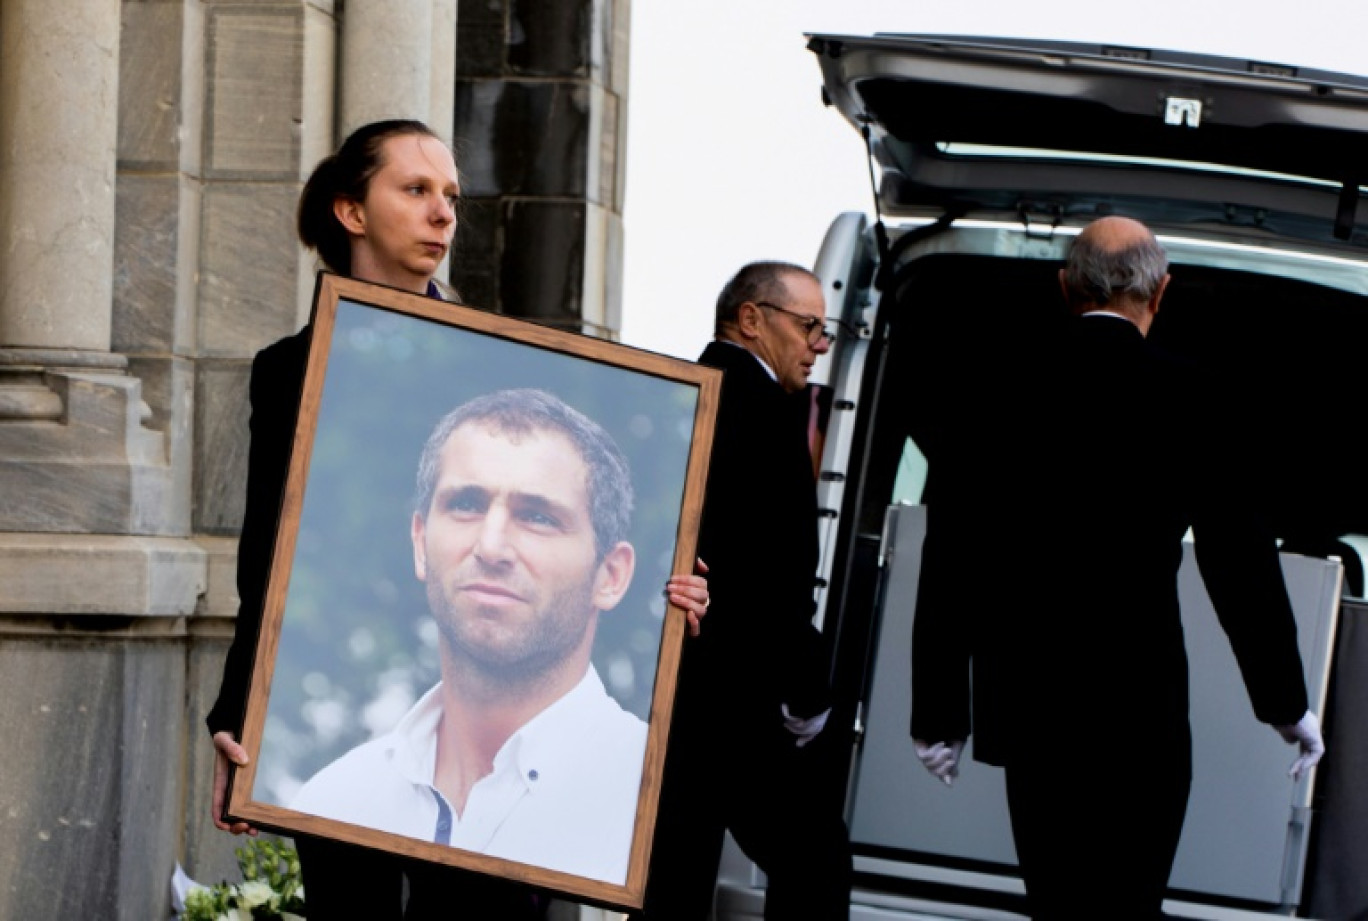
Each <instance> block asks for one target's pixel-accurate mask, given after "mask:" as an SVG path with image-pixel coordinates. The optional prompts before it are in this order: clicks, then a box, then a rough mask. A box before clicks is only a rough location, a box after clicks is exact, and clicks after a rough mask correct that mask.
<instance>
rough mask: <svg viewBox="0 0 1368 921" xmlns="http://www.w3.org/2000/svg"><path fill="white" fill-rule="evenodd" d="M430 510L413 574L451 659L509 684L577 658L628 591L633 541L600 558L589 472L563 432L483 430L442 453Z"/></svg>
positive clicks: (475, 427)
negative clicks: (456, 658) (606, 613)
mask: <svg viewBox="0 0 1368 921" xmlns="http://www.w3.org/2000/svg"><path fill="white" fill-rule="evenodd" d="M439 461H440V462H439V467H438V472H437V480H436V484H435V488H434V491H433V494H432V501H431V503H430V504H429V506H428V508H427V509H426V513H425V515H424V514H415V515H414V516H413V523H412V538H413V555H414V568H415V571H416V574H417V576H418V578H419V580H420V581H422V582H424V583H426V586H427V597H428V603H429V605H430V606H431V609H432V614H433V616H434V618H435V619H436V621H437V626H438V629H439V631H440V633H441V636H442V642H443V645H444V646H445V647H447V649H448V650H449V651H450V652H453V653H455V654H458V655H460V656H461V657H462V658H464V659H466V660H467V661H468V662H470V663H472V664H475V665H477V666H479V667H481V668H484V669H486V670H488V671H490V672H492V673H494V674H498V675H501V676H504V677H508V678H521V677H529V676H534V675H539V674H542V673H543V672H545V671H546V670H547V669H548V668H550V667H552V666H554V665H555V664H556V663H558V662H561V661H562V660H564V659H566V658H567V657H569V656H572V655H574V654H575V653H577V652H583V654H584V657H585V661H586V662H587V657H588V650H589V648H590V647H591V646H592V645H593V637H594V628H595V625H596V623H597V616H598V612H599V611H605V610H608V609H610V608H612V607H614V606H615V605H616V604H617V603H618V602H619V601H621V600H622V596H623V595H624V594H625V593H626V591H627V588H628V585H629V584H630V583H631V578H632V570H633V566H634V562H635V557H634V551H633V549H632V546H631V544H628V543H626V542H622V543H619V544H617V545H616V546H614V547H610V548H606V552H605V553H604V554H603V555H602V557H601V558H600V554H599V552H598V548H596V547H595V542H594V526H593V520H592V518H591V515H590V512H589V472H588V467H587V466H586V464H585V461H584V459H583V458H582V457H581V455H580V453H579V451H578V449H577V448H576V447H575V445H574V443H573V442H572V441H571V440H570V439H569V438H568V437H567V436H566V435H564V434H562V433H561V432H560V431H558V430H556V429H553V428H548V429H533V430H531V431H525V432H505V431H502V430H501V429H499V428H498V427H496V426H494V425H492V424H490V423H488V422H484V421H478V420H475V421H471V422H468V423H466V424H464V425H461V426H460V427H459V428H457V429H455V430H454V431H453V432H452V434H451V436H450V437H449V438H448V439H447V441H446V444H445V445H444V446H443V448H442V450H441V454H440V458H439Z"/></svg>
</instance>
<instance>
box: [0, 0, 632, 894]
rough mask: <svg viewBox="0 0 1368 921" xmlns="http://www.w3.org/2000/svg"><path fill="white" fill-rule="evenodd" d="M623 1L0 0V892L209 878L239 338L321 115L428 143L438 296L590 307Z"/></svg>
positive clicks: (285, 228) (324, 142)
mask: <svg viewBox="0 0 1368 921" xmlns="http://www.w3.org/2000/svg"><path fill="white" fill-rule="evenodd" d="M627 12H628V0H345V3H344V0H61V2H54V0H0V731H2V732H3V736H0V737H3V738H4V740H5V741H6V743H7V744H6V746H5V749H6V755H5V756H4V758H3V761H0V764H3V767H0V917H3V918H35V919H37V918H101V919H105V918H109V919H115V918H117V919H125V918H126V919H137V921H145V919H150V918H159V917H166V916H167V915H168V914H169V908H168V905H169V902H168V894H167V893H168V883H169V880H170V877H171V872H172V868H173V867H174V865H175V864H176V863H177V862H178V861H179V862H180V863H181V864H183V865H184V866H185V867H186V868H187V869H188V870H189V871H190V872H191V875H193V876H195V877H197V878H200V879H203V880H206V881H215V880H217V879H220V878H222V877H224V876H231V875H233V874H234V869H233V861H232V855H231V850H232V848H233V846H234V845H235V844H236V843H237V842H236V841H235V840H234V839H232V838H231V837H230V836H228V835H225V834H222V833H219V832H217V831H215V830H214V829H213V827H212V825H211V823H210V821H209V815H208V803H209V793H208V785H209V777H210V771H211V766H212V762H211V757H212V750H211V748H210V745H209V742H208V738H207V736H206V734H205V731H204V728H203V718H204V714H205V711H206V709H207V708H208V706H209V704H210V703H211V702H212V699H213V696H214V693H215V691H216V689H217V684H218V678H219V669H220V663H221V660H222V655H223V652H224V650H225V649H226V645H227V640H228V637H229V636H230V635H231V631H232V623H233V617H234V616H235V613H236V603H237V599H236V589H235V586H234V579H233V574H234V564H235V553H236V534H237V531H238V528H239V527H240V523H241V518H242V501H243V495H244V477H245V465H246V452H247V413H246V393H247V379H248V374H249V369H250V362H251V358H252V355H253V354H254V352H255V351H256V350H257V349H259V348H261V347H262V346H264V345H265V344H267V343H269V342H270V341H272V340H274V339H276V338H278V337H280V336H283V335H285V334H287V333H290V332H292V331H294V330H295V329H297V328H298V327H299V326H300V325H301V324H302V323H303V321H304V320H305V318H306V316H307V312H308V306H309V297H310V295H311V292H312V288H313V278H314V272H315V269H316V266H315V264H314V262H313V259H312V258H311V256H310V255H309V254H307V253H305V252H304V251H302V250H301V249H300V247H299V246H298V244H297V243H296V242H295V239H294V235H293V211H294V206H295V201H296V198H297V196H298V193H299V190H300V188H301V186H302V183H303V179H304V177H306V176H307V175H308V173H309V171H310V170H311V169H312V167H313V165H314V164H315V163H316V162H317V161H318V160H319V159H320V158H322V157H323V156H324V155H326V154H327V153H328V152H329V151H330V150H331V149H332V148H333V146H334V145H335V144H336V142H337V141H338V140H339V139H340V138H341V137H342V136H343V135H345V133H346V132H347V131H349V130H350V129H351V128H354V127H355V126H357V125H359V124H362V123H364V122H367V121H370V120H373V119H376V118H383V117H417V118H422V119H424V120H426V121H427V122H428V123H429V124H431V125H432V126H433V127H434V128H435V129H436V130H437V131H438V132H439V133H440V134H442V135H443V136H444V137H451V136H454V137H455V139H456V140H455V146H456V150H457V157H458V163H459V166H460V169H461V171H462V178H463V186H464V188H463V191H464V194H465V199H466V203H465V206H464V212H463V214H462V227H461V229H460V231H459V234H458V238H457V241H458V243H457V245H458V249H457V252H456V254H455V255H454V257H453V266H452V282H453V284H454V285H455V286H456V288H457V289H458V290H460V291H461V292H462V293H463V295H464V297H465V299H466V300H467V302H469V303H473V304H476V305H478V306H483V307H487V308H489V309H493V310H498V311H500V312H504V313H508V314H511V315H515V316H526V317H533V318H536V319H539V320H541V321H543V322H550V323H554V324H556V325H559V326H562V327H566V328H573V329H579V330H582V331H584V332H589V333H592V334H600V335H610V336H611V335H613V334H614V331H615V330H616V329H617V327H618V325H619V316H620V314H619V303H620V294H619V290H620V289H619V285H620V276H621V270H620V263H621V260H620V253H621V238H622V231H621V212H622V190H623V183H622V163H623V152H624V138H625V131H624V126H623V117H624V112H625V102H626V74H627Z"/></svg>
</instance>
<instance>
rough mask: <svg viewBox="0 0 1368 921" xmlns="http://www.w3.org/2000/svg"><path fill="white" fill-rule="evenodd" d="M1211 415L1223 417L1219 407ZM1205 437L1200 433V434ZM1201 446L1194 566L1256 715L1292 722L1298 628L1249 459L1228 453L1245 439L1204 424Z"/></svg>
mask: <svg viewBox="0 0 1368 921" xmlns="http://www.w3.org/2000/svg"><path fill="white" fill-rule="evenodd" d="M1207 405H1208V406H1210V407H1213V408H1214V409H1215V410H1216V411H1215V412H1212V413H1210V414H1209V419H1210V420H1220V419H1225V420H1229V419H1232V418H1234V417H1235V416H1234V414H1232V413H1228V412H1224V413H1223V412H1220V411H1219V407H1220V406H1221V405H1223V404H1220V403H1218V402H1216V401H1215V400H1214V399H1211V398H1209V399H1208V401H1207ZM1203 433H1205V434H1206V437H1205V438H1203V437H1202V434H1203ZM1193 437H1194V443H1195V444H1199V445H1201V448H1200V449H1199V450H1197V451H1195V452H1193V457H1194V458H1195V463H1197V464H1199V465H1200V477H1199V479H1198V495H1197V497H1196V499H1197V502H1196V506H1195V507H1196V512H1195V513H1194V520H1193V537H1194V543H1195V549H1196V552H1197V564H1198V567H1199V568H1200V570H1201V573H1202V581H1203V582H1204V583H1205V584H1206V588H1207V593H1208V594H1209V595H1210V596H1211V602H1212V605H1213V606H1214V607H1215V609H1216V615H1217V617H1218V618H1219V620H1220V622H1221V626H1222V628H1223V629H1224V630H1225V632H1226V635H1227V636H1228V637H1229V639H1230V644H1231V648H1232V649H1233V650H1234V653H1235V658H1236V661H1237V662H1238V663H1239V667H1240V674H1241V676H1242V677H1243V679H1244V683H1245V688H1246V689H1247V691H1248V693H1249V699H1250V702H1251V703H1252V704H1253V707H1254V714H1255V716H1257V717H1258V718H1259V719H1260V720H1261V721H1263V722H1265V723H1271V724H1273V725H1284V724H1288V723H1295V722H1297V720H1299V719H1300V718H1301V716H1302V714H1303V713H1305V712H1306V709H1307V696H1306V683H1305V677H1304V674H1303V670H1302V661H1301V654H1300V652H1299V651H1298V648H1297V625H1296V621H1295V620H1294V618H1293V615H1292V605H1291V602H1290V601H1289V600H1288V597H1287V588H1286V585H1285V584H1284V582H1283V576H1282V565H1281V563H1280V561H1279V558H1278V550H1277V545H1276V543H1275V542H1274V539H1273V536H1272V533H1271V532H1270V531H1269V529H1268V527H1267V525H1266V523H1265V522H1264V521H1263V519H1262V516H1261V515H1260V514H1259V513H1258V511H1257V503H1258V499H1257V495H1258V494H1257V491H1256V490H1254V489H1253V488H1252V485H1251V484H1252V482H1253V478H1252V476H1251V475H1250V470H1249V466H1250V464H1249V461H1248V458H1249V457H1250V456H1252V452H1248V451H1245V452H1240V453H1239V454H1238V455H1237V453H1236V451H1235V450H1234V446H1236V445H1242V444H1243V445H1247V444H1249V442H1248V441H1247V440H1243V439H1242V438H1241V437H1240V432H1238V431H1237V430H1235V428H1234V427H1233V426H1232V425H1229V424H1222V425H1219V426H1218V425H1216V424H1215V423H1214V422H1212V423H1211V424H1208V425H1205V426H1202V427H1201V429H1200V431H1195V432H1194V434H1193Z"/></svg>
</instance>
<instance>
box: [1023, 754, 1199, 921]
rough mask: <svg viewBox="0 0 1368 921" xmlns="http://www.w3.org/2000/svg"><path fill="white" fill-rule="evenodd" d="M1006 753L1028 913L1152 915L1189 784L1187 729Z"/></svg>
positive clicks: (1063, 919)
mask: <svg viewBox="0 0 1368 921" xmlns="http://www.w3.org/2000/svg"><path fill="white" fill-rule="evenodd" d="M1146 735H1147V737H1146V738H1137V739H1136V740H1135V742H1134V743H1127V744H1123V745H1111V746H1104V747H1102V748H1101V750H1093V751H1090V750H1089V746H1088V745H1087V743H1086V742H1080V743H1078V744H1077V745H1076V746H1074V748H1075V750H1074V752H1072V753H1065V754H1064V755H1061V754H1060V752H1059V751H1058V750H1052V751H1050V752H1048V753H1045V752H1042V753H1039V754H1033V755H1030V756H1014V757H1013V759H1012V760H1011V761H1009V763H1008V764H1007V769H1006V771H1007V777H1006V779H1007V806H1008V809H1009V810H1010V812H1011V818H1012V837H1013V840H1014V841H1015V842H1016V849H1017V859H1018V861H1019V863H1020V865H1021V873H1022V877H1023V879H1024V880H1025V883H1026V894H1027V900H1028V902H1029V904H1030V911H1031V917H1032V918H1033V919H1034V921H1082V919H1090V921H1093V919H1097V918H1107V919H1109V921H1111V919H1114V921H1155V919H1159V918H1162V917H1163V913H1162V910H1161V907H1160V906H1161V905H1162V903H1163V900H1164V892H1165V889H1166V888H1167V886H1168V878H1169V873H1170V872H1171V871H1172V869H1173V858H1174V854H1175V853H1176V852H1177V849H1178V838H1179V835H1180V834H1181V833H1182V830H1183V816H1184V814H1185V813H1186V812H1187V800H1188V791H1189V789H1190V787H1191V784H1192V746H1191V740H1190V737H1189V735H1188V734H1187V732H1186V731H1184V732H1182V733H1181V737H1179V738H1170V739H1169V741H1168V742H1167V744H1165V743H1164V742H1161V741H1160V739H1161V738H1162V736H1156V735H1148V734H1146Z"/></svg>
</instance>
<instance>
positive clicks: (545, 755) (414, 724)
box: [387, 665, 608, 793]
mask: <svg viewBox="0 0 1368 921" xmlns="http://www.w3.org/2000/svg"><path fill="white" fill-rule="evenodd" d="M607 697H608V692H607V691H606V690H605V689H604V687H603V680H602V679H601V678H599V675H598V672H597V671H596V670H595V669H594V667H593V666H592V665H591V666H589V669H588V670H587V671H586V672H585V673H584V677H583V678H581V679H580V680H579V682H578V683H577V684H576V685H575V686H574V687H573V688H571V689H570V691H569V692H568V693H566V694H565V695H564V696H563V697H561V698H560V699H559V700H557V701H556V702H555V703H553V704H551V705H550V706H549V707H547V708H546V709H545V710H542V711H541V712H540V713H538V714H537V715H536V716H534V717H533V718H532V719H530V720H528V721H527V722H526V723H524V724H523V726H522V728H521V729H519V730H518V731H517V732H515V733H513V735H511V736H509V737H508V740H507V741H506V742H504V744H503V745H502V746H501V747H500V748H499V751H498V752H497V753H496V754H495V755H494V770H493V771H492V772H491V773H492V775H501V774H505V773H509V774H516V776H518V777H519V778H520V779H521V781H522V783H523V785H524V786H525V787H526V788H527V790H528V791H529V792H533V793H535V792H536V787H537V784H536V781H537V779H538V778H539V777H540V776H541V775H542V772H544V771H545V770H546V769H547V766H548V765H552V764H555V763H557V756H556V753H557V752H561V751H565V750H566V749H567V748H570V747H573V745H574V744H575V740H574V739H573V738H572V735H573V732H574V730H573V728H572V727H574V726H576V725H579V723H578V721H576V720H575V719H573V718H571V717H570V715H571V714H572V713H574V712H576V711H580V712H583V711H588V710H592V709H593V708H595V707H598V706H601V705H602V702H603V700H604V699H606V698H607ZM441 719H442V684H441V682H438V683H437V684H436V685H434V686H433V687H432V688H431V689H430V690H429V691H428V692H427V693H426V694H424V695H423V696H422V697H421V698H420V699H419V700H418V702H417V703H416V704H414V705H413V707H412V709H410V710H409V712H408V713H406V714H404V717H403V719H401V720H400V721H399V723H398V724H397V725H396V726H395V727H394V731H393V732H392V733H390V735H389V737H388V739H389V741H388V746H387V747H388V748H389V754H390V757H391V759H392V763H393V764H394V767H395V769H396V770H397V771H399V773H400V774H401V775H402V776H403V777H404V779H406V780H408V781H410V782H411V783H415V784H422V785H423V786H427V787H433V786H435V784H434V781H435V779H436V774H437V727H438V724H439V723H440V722H441Z"/></svg>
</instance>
